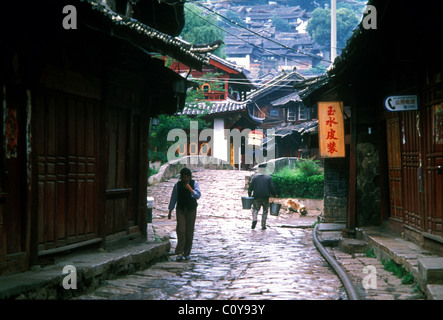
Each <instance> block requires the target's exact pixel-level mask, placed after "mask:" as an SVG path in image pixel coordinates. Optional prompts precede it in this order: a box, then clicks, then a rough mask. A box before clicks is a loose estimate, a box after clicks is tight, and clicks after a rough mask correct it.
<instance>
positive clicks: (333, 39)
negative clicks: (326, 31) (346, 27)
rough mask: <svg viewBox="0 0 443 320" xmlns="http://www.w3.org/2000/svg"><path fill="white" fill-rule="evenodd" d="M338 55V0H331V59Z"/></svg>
mask: <svg viewBox="0 0 443 320" xmlns="http://www.w3.org/2000/svg"><path fill="white" fill-rule="evenodd" d="M335 57H337V0H331V61H332V63H334V60H335Z"/></svg>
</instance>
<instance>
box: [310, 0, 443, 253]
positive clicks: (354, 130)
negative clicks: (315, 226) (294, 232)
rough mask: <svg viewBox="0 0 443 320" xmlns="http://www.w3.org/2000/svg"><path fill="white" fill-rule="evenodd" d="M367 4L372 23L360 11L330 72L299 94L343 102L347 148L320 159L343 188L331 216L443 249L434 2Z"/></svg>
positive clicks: (442, 85) (442, 87) (442, 143)
mask: <svg viewBox="0 0 443 320" xmlns="http://www.w3.org/2000/svg"><path fill="white" fill-rule="evenodd" d="M369 4H370V5H372V6H373V7H374V8H376V17H375V18H374V17H373V18H372V19H373V20H372V23H371V24H370V25H372V26H374V23H375V26H376V28H369V27H368V24H367V23H366V24H365V23H364V21H365V19H367V18H368V17H369V16H365V17H366V18H365V17H364V18H363V20H362V23H361V24H360V26H359V28H357V30H356V31H355V33H354V35H353V36H352V37H351V38H350V40H349V41H348V44H347V46H346V48H345V49H344V50H343V52H342V54H341V56H340V57H339V58H337V60H336V61H335V63H334V66H333V68H331V70H330V71H329V72H328V76H327V77H326V78H322V79H317V80H318V81H317V82H315V81H311V82H310V84H309V86H308V87H307V88H306V91H305V92H303V93H302V94H301V96H302V98H303V100H304V101H305V103H307V104H308V105H310V106H315V105H316V104H317V102H321V101H326V102H327V101H341V102H343V105H344V109H345V117H347V118H348V124H349V127H348V128H347V129H346V130H347V134H348V136H349V139H348V144H347V150H346V157H345V158H338V159H332V158H331V159H325V186H326V185H328V182H327V180H328V172H329V173H330V178H331V179H335V182H336V183H335V185H336V186H337V188H336V190H335V191H337V189H339V190H340V192H339V194H340V196H339V197H338V198H337V199H338V200H337V202H336V204H340V205H341V206H342V207H343V206H344V207H345V208H346V211H345V212H344V215H341V216H333V214H334V211H335V212H337V211H338V210H337V211H336V210H334V209H333V204H332V203H331V205H330V209H331V214H332V216H331V217H333V218H334V219H340V218H341V219H343V220H345V221H347V228H348V232H349V234H351V235H352V233H353V231H354V230H355V228H356V227H360V226H368V225H386V226H387V227H389V228H390V229H392V230H393V231H395V232H397V233H398V234H399V235H402V236H403V237H404V238H406V239H408V240H411V241H413V242H415V243H417V244H419V245H421V246H422V247H424V248H426V249H428V250H430V251H432V252H435V253H436V254H440V255H443V197H442V195H443V169H442V166H443V139H442V137H443V134H442V132H443V120H442V119H443V113H442V110H443V109H442V105H443V78H442V74H443V64H442V62H441V56H442V53H443V50H442V47H441V44H440V43H441V40H442V39H443V33H442V31H441V27H440V24H441V23H440V20H441V19H440V12H441V11H440V10H439V4H438V3H427V4H426V5H423V6H418V5H417V4H416V3H412V1H406V2H405V1H401V2H400V1H378V0H372V1H369ZM373 13H374V12H372V14H373ZM366 22H368V21H366ZM365 26H366V29H365ZM333 185H334V184H331V185H330V187H331V190H327V188H326V187H325V193H329V192H331V193H332V191H334V190H333V189H334V188H333ZM343 200H344V201H343ZM327 206H328V204H327V203H326V202H325V211H326V213H327V211H328V209H327Z"/></svg>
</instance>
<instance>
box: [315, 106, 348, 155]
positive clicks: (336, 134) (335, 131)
mask: <svg viewBox="0 0 443 320" xmlns="http://www.w3.org/2000/svg"><path fill="white" fill-rule="evenodd" d="M317 106H318V126H319V134H318V139H319V145H320V156H321V157H322V158H342V157H345V134H344V122H343V102H341V101H332V102H319V103H318V105H317Z"/></svg>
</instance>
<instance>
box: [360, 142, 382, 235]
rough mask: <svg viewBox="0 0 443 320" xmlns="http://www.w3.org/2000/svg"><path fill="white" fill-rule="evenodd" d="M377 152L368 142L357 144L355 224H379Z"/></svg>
mask: <svg viewBox="0 0 443 320" xmlns="http://www.w3.org/2000/svg"><path fill="white" fill-rule="evenodd" d="M378 161H379V159H378V150H377V148H376V146H375V145H374V144H372V143H370V142H366V143H358V144H357V172H358V174H357V224H358V226H371V225H372V226H373V225H378V224H379V223H380V185H379V171H378V168H379V164H378Z"/></svg>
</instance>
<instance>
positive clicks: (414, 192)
mask: <svg viewBox="0 0 443 320" xmlns="http://www.w3.org/2000/svg"><path fill="white" fill-rule="evenodd" d="M400 119H401V148H402V175H403V186H402V187H403V210H404V223H405V224H406V225H408V226H410V227H413V228H414V229H416V230H419V231H422V230H423V203H422V197H421V191H422V186H423V185H422V183H423V173H422V169H423V163H422V157H421V151H420V141H421V132H420V130H421V129H420V116H419V112H418V111H405V112H401V113H400Z"/></svg>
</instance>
